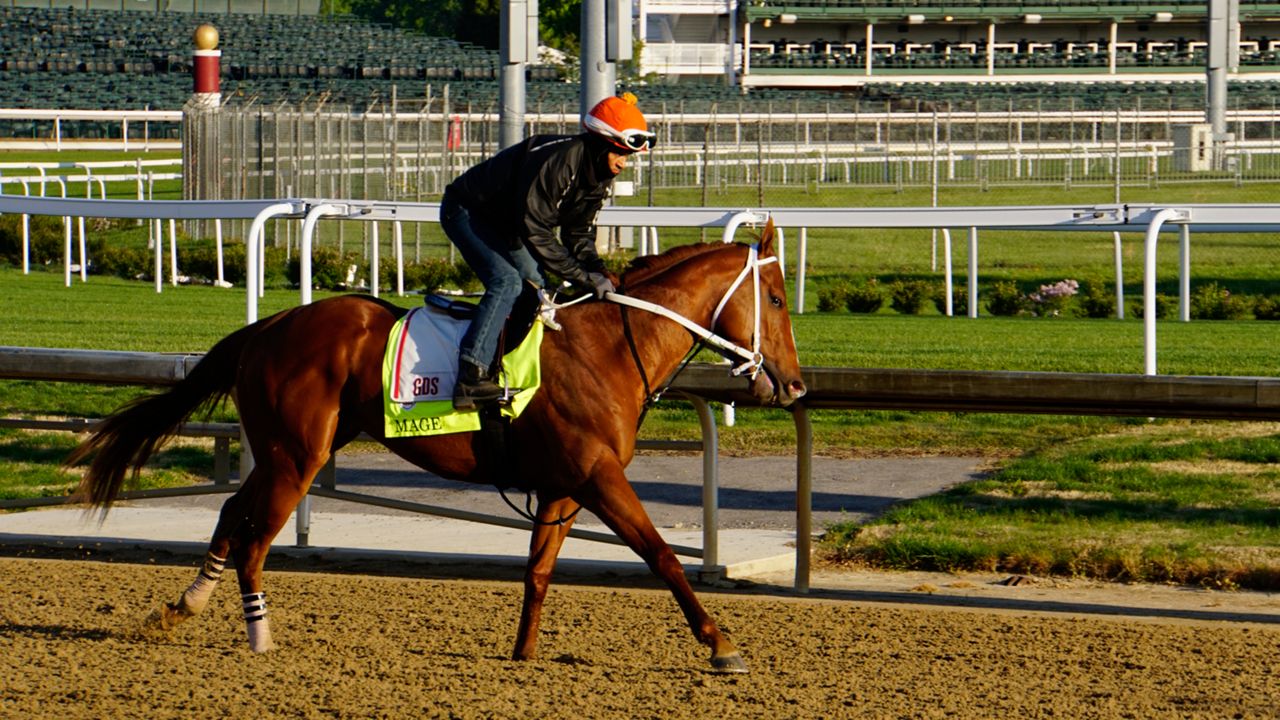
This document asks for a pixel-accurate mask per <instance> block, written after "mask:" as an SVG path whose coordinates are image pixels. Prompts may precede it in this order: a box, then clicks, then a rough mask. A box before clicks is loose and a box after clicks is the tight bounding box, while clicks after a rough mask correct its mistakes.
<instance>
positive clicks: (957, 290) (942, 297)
mask: <svg viewBox="0 0 1280 720" xmlns="http://www.w3.org/2000/svg"><path fill="white" fill-rule="evenodd" d="M933 306H934V307H936V308H938V312H939V313H940V314H942V315H946V314H947V287H946V286H945V285H939V286H937V287H936V288H934V289H933ZM968 312H969V289H968V288H966V287H965V286H963V285H952V286H951V314H952V315H964V314H966V313H968Z"/></svg>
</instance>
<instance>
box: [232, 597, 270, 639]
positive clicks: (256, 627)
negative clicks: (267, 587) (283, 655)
mask: <svg viewBox="0 0 1280 720" xmlns="http://www.w3.org/2000/svg"><path fill="white" fill-rule="evenodd" d="M240 602H241V604H242V605H243V606H244V622H245V626H246V627H247V629H248V631H249V649H250V650H252V651H254V652H266V651H268V650H270V649H271V648H273V647H275V644H274V643H272V642H271V625H270V624H269V623H268V622H267V596H266V593H260V592H257V593H246V594H244V595H241V596H240Z"/></svg>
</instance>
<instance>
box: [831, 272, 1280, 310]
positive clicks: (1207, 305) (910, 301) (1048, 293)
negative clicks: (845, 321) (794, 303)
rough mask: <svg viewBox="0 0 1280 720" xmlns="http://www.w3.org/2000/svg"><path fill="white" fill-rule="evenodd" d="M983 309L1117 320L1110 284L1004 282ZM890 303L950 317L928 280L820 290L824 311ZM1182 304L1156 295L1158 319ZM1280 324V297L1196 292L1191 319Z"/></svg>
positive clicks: (964, 303) (959, 297)
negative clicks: (1021, 284)
mask: <svg viewBox="0 0 1280 720" xmlns="http://www.w3.org/2000/svg"><path fill="white" fill-rule="evenodd" d="M979 297H980V298H981V302H982V307H983V308H985V309H986V311H987V312H988V313H990V314H991V315H996V316H1005V317H1012V316H1030V317H1090V318H1109V317H1115V316H1116V296H1115V291H1114V288H1113V287H1108V286H1107V285H1106V284H1105V283H1097V282H1085V283H1083V284H1081V283H1079V282H1077V281H1075V280H1071V279H1067V280H1062V281H1059V282H1057V283H1053V284H1051V285H1041V286H1040V287H1039V288H1037V289H1036V290H1033V291H1027V290H1023V289H1022V288H1020V287H1019V286H1018V284H1017V283H1014V282H1011V281H1001V282H996V283H994V284H992V285H991V286H990V287H987V288H985V289H984V290H982V291H981V292H980V293H979ZM886 301H887V302H888V303H889V307H891V308H892V309H893V310H894V311H896V312H899V313H902V314H904V315H919V314H920V313H922V312H923V311H924V308H925V307H927V306H928V305H929V303H930V302H932V303H933V305H934V307H936V308H937V310H938V312H939V313H945V312H946V291H945V288H944V286H943V284H942V283H941V282H937V281H933V282H930V281H925V280H893V281H892V282H887V283H882V282H880V281H879V280H877V279H876V278H870V279H865V280H861V281H841V282H838V283H836V284H835V285H830V286H828V287H825V288H822V289H820V290H819V291H818V310H819V311H820V312H837V311H840V310H842V309H845V310H848V311H849V312H853V313H874V312H878V311H879V310H880V309H881V308H882V307H884V305H885V302H886ZM968 302H969V298H968V291H967V289H966V288H964V287H953V288H952V301H951V303H952V313H953V314H964V313H965V312H966V309H967V308H968ZM1177 308H1178V299H1177V298H1176V297H1171V296H1169V295H1165V294H1163V293H1159V294H1157V295H1156V308H1155V311H1156V317H1158V318H1169V317H1173V315H1174V313H1176V312H1177ZM1142 314H1143V304H1142V301H1141V299H1139V300H1138V301H1136V302H1135V303H1133V305H1132V306H1131V307H1130V309H1129V315H1131V316H1133V317H1142ZM1250 316H1252V317H1254V318H1257V319H1259V320H1280V295H1267V296H1261V295H1259V296H1252V295H1239V294H1234V293H1232V292H1231V291H1230V290H1228V289H1227V288H1224V287H1222V286H1220V285H1219V284H1218V283H1216V282H1211V283H1208V284H1205V285H1201V286H1199V287H1196V288H1194V289H1193V290H1192V292H1191V317H1192V318H1193V319H1196V320H1242V319H1245V318H1248V317H1250Z"/></svg>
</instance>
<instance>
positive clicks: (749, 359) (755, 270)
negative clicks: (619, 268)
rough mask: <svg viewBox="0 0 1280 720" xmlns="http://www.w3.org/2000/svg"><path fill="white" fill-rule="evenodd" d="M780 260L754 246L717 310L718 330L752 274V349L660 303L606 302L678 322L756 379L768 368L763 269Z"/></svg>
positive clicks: (617, 297) (615, 296)
mask: <svg viewBox="0 0 1280 720" xmlns="http://www.w3.org/2000/svg"><path fill="white" fill-rule="evenodd" d="M777 261H778V258H777V256H772V257H767V258H765V259H763V260H761V259H760V247H759V245H751V246H750V248H749V252H748V254H747V264H746V266H745V267H743V268H742V272H740V273H738V277H737V278H736V279H735V280H734V281H733V284H731V285H730V286H729V289H728V290H727V291H725V294H724V297H722V298H720V303H719V304H718V305H716V310H715V312H714V313H712V315H711V326H712V327H715V324H716V322H717V321H718V320H719V319H720V313H721V312H722V311H723V310H724V308H725V306H726V305H728V303H729V298H731V297H732V296H733V294H734V293H735V292H736V291H737V290H738V288H739V287H740V286H741V285H742V283H743V281H744V280H746V279H747V275H748V273H750V275H751V282H752V285H753V287H754V289H755V298H754V299H755V325H754V327H753V328H752V331H751V349H750V350H748V349H747V348H744V347H742V346H740V345H737V344H736V343H733V342H730V341H729V340H726V339H725V338H723V337H721V336H719V335H717V334H715V333H714V332H713V331H711V330H708V329H707V328H704V327H702V326H701V325H699V324H697V323H695V322H694V321H692V320H690V319H689V318H687V317H685V316H683V315H681V314H679V313H677V312H674V311H672V310H669V309H667V308H665V307H663V306H661V305H658V304H656V303H651V302H649V301H648V300H641V299H639V298H633V297H631V296H629V295H621V294H619V293H606V294H605V296H604V299H605V300H608V301H609V302H613V303H617V304H619V305H626V306H628V307H633V308H636V309H638V310H644V311H646V312H651V313H653V314H655V315H661V316H662V317H664V318H667V319H668V320H672V321H674V322H676V323H678V324H679V325H680V326H681V327H683V328H684V329H686V330H688V331H689V332H691V333H693V334H694V336H696V337H697V338H698V339H700V340H701V341H702V342H704V343H706V344H707V345H710V346H711V347H714V348H716V349H718V350H721V351H723V352H725V353H727V354H731V355H737V356H738V357H739V358H741V359H742V360H743V361H744V362H743V363H742V364H741V365H738V366H736V367H734V368H733V370H731V371H730V374H732V375H734V376H738V375H744V374H745V375H748V377H750V378H751V379H752V380H754V379H755V377H756V375H757V374H758V373H759V372H760V368H761V367H763V366H764V355H762V354H761V353H760V266H761V265H768V264H769V263H773V262H777ZM590 298H591V296H590V295H584V296H583V297H580V298H578V299H576V300H572V301H570V302H567V303H563V304H556V303H554V302H552V301H551V300H549V299H548V298H547V297H546V296H545V295H544V296H543V304H544V306H545V305H549V306H551V308H552V309H553V311H554V309H558V308H562V307H568V306H570V305H574V304H576V303H579V302H582V301H583V300H587V299H590ZM544 317H545V315H544Z"/></svg>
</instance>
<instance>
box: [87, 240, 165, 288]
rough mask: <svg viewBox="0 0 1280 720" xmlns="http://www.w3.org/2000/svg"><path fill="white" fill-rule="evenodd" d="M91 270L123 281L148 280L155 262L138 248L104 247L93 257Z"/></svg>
mask: <svg viewBox="0 0 1280 720" xmlns="http://www.w3.org/2000/svg"><path fill="white" fill-rule="evenodd" d="M92 264H93V270H94V272H96V273H101V274H103V275H111V276H114V277H118V278H124V279H125V280H142V279H146V278H150V277H151V275H152V273H153V272H154V268H155V262H154V261H153V260H152V256H151V254H150V253H148V252H146V251H144V250H140V249H138V248H130V247H121V246H119V245H104V246H103V247H102V248H101V249H99V250H98V251H97V252H96V253H94V255H93V263H92Z"/></svg>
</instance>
